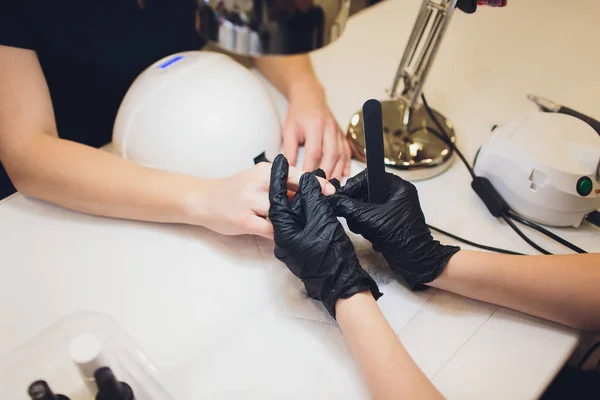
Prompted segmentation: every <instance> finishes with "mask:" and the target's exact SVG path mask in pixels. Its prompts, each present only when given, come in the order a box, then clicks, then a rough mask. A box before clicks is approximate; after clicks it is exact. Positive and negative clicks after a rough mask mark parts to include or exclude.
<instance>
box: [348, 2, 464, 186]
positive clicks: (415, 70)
mask: <svg viewBox="0 0 600 400" xmlns="http://www.w3.org/2000/svg"><path fill="white" fill-rule="evenodd" d="M456 4H457V0H437V1H435V0H425V1H423V4H422V5H421V9H420V11H419V14H418V16H417V20H416V22H415V24H414V26H413V30H412V33H411V35H410V38H409V40H408V44H407V46H406V49H405V50H404V54H403V56H402V60H401V61H400V65H399V67H398V71H397V72H396V77H395V78H394V81H393V83H392V87H391V89H390V90H389V91H388V93H389V94H390V99H389V100H384V101H382V108H383V121H384V146H385V151H384V154H385V164H386V166H388V167H391V168H395V169H398V170H400V171H403V174H402V175H403V177H405V178H406V179H409V180H419V179H427V178H431V177H433V176H436V175H438V174H440V173H442V172H444V171H445V170H446V169H447V168H448V167H449V166H450V160H451V159H452V156H453V151H452V148H451V147H450V146H449V145H448V144H446V143H444V142H443V141H442V140H441V139H439V138H438V137H436V136H435V135H434V134H432V133H431V132H430V130H432V131H434V132H438V131H439V128H437V126H436V124H435V123H434V121H433V120H432V119H431V117H430V115H429V113H427V112H426V109H425V107H423V105H422V104H421V103H420V95H421V92H422V90H423V86H424V84H425V80H426V78H427V74H428V73H429V70H430V69H431V65H432V64H433V60H434V58H435V56H436V54H437V51H438V49H439V46H440V43H441V41H442V38H443V37H444V33H445V32H446V29H447V27H448V24H449V23H450V19H451V17H452V14H453V12H454V9H455V8H456ZM400 86H402V88H400ZM432 111H433V113H434V114H435V116H436V119H437V120H438V122H439V123H440V124H442V125H443V127H444V129H445V130H446V133H447V134H448V135H449V137H450V139H451V140H452V141H455V140H456V137H455V134H454V127H453V125H452V123H451V122H450V121H449V120H448V119H447V118H446V117H444V116H443V115H442V114H440V113H439V112H437V111H435V110H432ZM438 133H439V134H442V132H438ZM348 134H349V135H350V137H351V143H352V144H353V147H354V153H355V155H357V158H358V159H363V160H364V154H365V135H364V132H363V124H362V111H358V112H357V113H355V114H354V115H353V116H352V119H351V120H350V125H349V127H348Z"/></svg>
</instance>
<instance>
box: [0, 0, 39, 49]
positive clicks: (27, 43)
mask: <svg viewBox="0 0 600 400" xmlns="http://www.w3.org/2000/svg"><path fill="white" fill-rule="evenodd" d="M20 3H22V1H21V0H0V45H4V46H11V47H20V48H23V49H31V50H35V43H34V40H33V35H32V34H31V31H30V29H29V25H28V23H27V21H26V19H25V15H24V7H26V6H23V5H22V4H20ZM30 7H31V5H30Z"/></svg>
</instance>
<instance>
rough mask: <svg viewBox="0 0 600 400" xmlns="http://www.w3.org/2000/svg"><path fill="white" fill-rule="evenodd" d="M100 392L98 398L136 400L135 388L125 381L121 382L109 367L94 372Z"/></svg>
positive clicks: (98, 399) (103, 399)
mask: <svg viewBox="0 0 600 400" xmlns="http://www.w3.org/2000/svg"><path fill="white" fill-rule="evenodd" d="M94 378H95V379H96V386H97V387H98V394H97V395H96V400H135V397H134V395H133V390H131V386H129V385H128V384H127V383H125V382H119V381H118V380H117V378H116V377H115V375H114V374H113V372H112V370H111V369H110V368H109V367H102V368H100V369H98V370H97V371H96V372H95V373H94Z"/></svg>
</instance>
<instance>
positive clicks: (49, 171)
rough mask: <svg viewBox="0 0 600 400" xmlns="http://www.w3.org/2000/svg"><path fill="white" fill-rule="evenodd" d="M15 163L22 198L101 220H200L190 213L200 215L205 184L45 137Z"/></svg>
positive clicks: (33, 142)
mask: <svg viewBox="0 0 600 400" xmlns="http://www.w3.org/2000/svg"><path fill="white" fill-rule="evenodd" d="M19 160H21V161H20V165H18V166H17V167H15V166H14V161H13V162H12V163H9V164H11V165H10V166H11V167H12V168H7V170H8V171H9V173H11V171H12V173H11V178H13V181H14V182H15V185H16V186H17V189H18V190H19V191H20V192H22V193H23V194H24V195H26V196H30V197H35V198H38V199H41V200H44V201H47V202H51V203H54V204H57V205H60V206H62V207H65V208H69V209H72V210H76V211H80V212H84V213H89V214H95V215H101V216H108V217H116V218H124V219H136V220H145V221H154V222H173V223H190V222H192V223H198V224H201V223H202V215H198V214H195V213H196V212H197V211H198V210H202V207H201V204H200V203H201V201H202V199H203V198H204V196H203V191H204V190H205V187H204V186H205V185H207V182H206V181H203V180H199V179H195V178H192V177H188V176H183V175H179V174H173V173H169V172H162V171H157V170H153V169H150V168H145V167H142V166H140V165H137V164H135V163H133V162H130V161H127V160H124V159H122V158H120V157H117V156H115V155H112V154H109V153H107V152H104V151H101V150H98V149H95V148H92V147H88V146H85V145H82V144H79V143H75V142H71V141H67V140H61V139H58V138H56V137H53V136H50V135H44V134H40V135H37V136H36V137H35V138H32V139H31V141H30V143H28V144H27V146H26V147H23V149H22V150H21V152H20V154H19ZM7 167H8V165H7Z"/></svg>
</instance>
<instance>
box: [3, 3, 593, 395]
mask: <svg viewBox="0 0 600 400" xmlns="http://www.w3.org/2000/svg"><path fill="white" fill-rule="evenodd" d="M567 3H569V4H567ZM419 4H420V1H418V0H387V1H386V2H384V3H381V4H379V5H377V6H375V7H372V8H370V9H368V10H366V11H363V12H361V13H360V14H358V15H356V16H355V17H353V18H351V20H350V22H349V24H348V28H347V30H346V32H345V34H344V36H343V37H342V38H341V39H340V40H339V41H337V42H336V43H334V44H332V45H330V46H329V47H327V48H326V49H324V50H321V51H318V52H316V53H314V54H313V61H314V64H315V68H316V70H317V73H318V74H319V76H320V78H321V79H322V81H323V82H324V84H325V86H326V88H327V91H328V95H329V101H330V103H331V107H332V109H333V111H334V113H335V115H336V117H337V118H338V119H339V122H340V124H342V125H343V126H345V125H346V123H347V121H348V120H349V118H350V116H351V115H352V113H353V112H354V111H355V110H356V109H357V108H358V107H360V105H361V104H362V102H363V101H364V100H365V99H366V98H369V97H380V98H385V92H384V90H385V89H387V88H388V87H389V85H390V84H391V81H392V78H393V76H394V73H395V70H396V67H397V62H398V61H399V60H400V57H401V53H402V49H403V47H404V45H405V42H406V39H407V36H408V34H409V31H410V29H411V27H412V23H413V21H414V18H415V16H416V12H417V10H418V7H419ZM598 15H600V3H598V2H587V1H585V0H576V1H575V0H574V1H570V2H564V1H563V2H559V1H547V0H527V1H509V6H508V7H506V8H504V9H485V8H482V9H481V10H480V11H479V12H478V13H477V14H475V15H464V14H461V13H457V14H456V15H455V18H454V20H453V21H452V24H451V26H450V29H449V32H448V33H447V36H446V38H445V40H444V43H443V46H442V49H441V51H440V54H439V55H438V58H437V60H436V63H435V65H434V68H433V70H432V72H431V74H430V77H429V80H428V82H427V85H426V93H427V95H428V97H429V102H430V103H431V105H432V106H433V107H435V108H436V109H438V110H440V111H442V112H443V113H444V114H446V115H447V116H448V117H449V118H450V119H451V120H452V121H453V122H454V124H455V126H456V130H457V133H458V135H459V145H460V146H461V148H463V149H464V152H465V153H466V155H467V156H468V157H469V158H471V159H472V156H473V155H474V153H475V151H476V149H477V147H478V146H479V145H480V144H481V143H482V142H483V141H484V140H485V138H486V136H487V135H488V132H489V129H490V127H491V126H492V125H493V124H495V123H502V122H503V121H505V120H506V119H509V118H511V117H514V116H515V115H517V114H519V113H521V112H526V111H529V110H534V107H533V105H532V104H530V103H529V102H528V101H527V100H526V98H525V95H526V93H528V92H532V93H536V94H539V95H542V96H547V97H548V98H550V99H554V100H556V101H558V102H561V103H563V104H565V105H568V106H571V107H573V108H575V109H578V110H580V111H582V112H584V113H590V114H591V115H595V116H598V105H599V102H598V93H600V80H599V79H597V76H598V75H597V68H598V65H600V53H599V52H597V51H593V49H594V48H596V47H597V40H598V38H599V37H600V31H599V29H598V27H597V21H596V17H597V16H598ZM274 97H275V98H276V102H277V104H278V106H279V107H280V109H281V111H282V114H283V113H284V111H285V107H286V104H285V102H284V101H283V100H282V98H281V96H280V95H279V94H278V93H274ZM360 169H361V166H360V165H358V164H355V165H354V166H353V172H358V171H359V170H360ZM417 186H418V189H419V191H420V193H421V201H422V205H423V209H424V211H425V215H426V216H427V218H428V222H430V223H431V224H433V225H436V226H438V227H440V228H442V229H447V230H449V231H451V232H453V233H455V234H458V235H462V236H464V237H467V238H471V239H476V240H478V241H480V242H484V243H486V244H490V245H496V246H501V247H505V248H511V249H514V250H517V251H522V252H532V250H531V249H530V248H529V247H528V246H527V245H526V244H524V243H523V242H522V241H521V240H520V239H519V238H518V237H517V236H516V235H515V234H514V233H513V232H512V231H510V230H509V229H508V228H507V227H506V226H505V225H504V224H502V223H500V222H498V221H497V220H496V219H494V218H493V217H491V216H490V215H489V214H488V213H487V211H486V210H485V209H484V206H483V204H482V203H481V202H480V201H479V200H478V199H477V198H476V196H475V194H474V193H473V192H472V191H471V189H470V187H469V180H468V174H467V172H466V170H465V168H464V167H463V166H462V165H461V164H460V163H459V162H455V163H454V165H453V166H452V168H451V169H450V170H449V171H447V172H446V173H445V174H443V175H441V176H439V177H437V178H435V179H431V180H428V181H423V182H418V183H417ZM554 231H556V232H559V233H560V234H561V235H563V236H564V237H566V238H567V239H570V240H572V241H573V242H575V243H577V244H578V245H580V246H581V247H583V248H585V249H587V250H588V251H600V240H598V238H599V233H600V230H598V229H596V228H593V227H591V226H590V225H589V224H587V225H584V226H583V227H582V228H581V229H579V230H574V229H560V230H557V229H555V230H554ZM530 233H531V232H530ZM531 235H532V237H534V238H536V239H537V240H538V241H539V242H540V243H542V244H543V245H544V246H546V247H547V248H549V249H550V250H551V251H555V252H557V253H560V252H566V251H565V249H563V248H560V247H558V246H555V245H554V244H552V243H550V242H548V241H547V240H545V239H544V238H542V237H540V236H538V235H537V234H535V233H531ZM438 237H439V238H440V239H442V240H444V241H445V242H446V243H453V241H452V240H448V239H447V238H444V237H441V236H438ZM352 238H353V240H354V241H355V244H356V247H357V250H358V253H359V256H360V257H361V260H362V262H363V265H364V266H365V268H367V269H368V270H369V271H370V272H372V274H373V275H374V276H375V277H376V279H377V281H378V282H379V283H380V286H381V290H382V291H383V292H384V293H385V295H384V297H383V298H382V299H381V300H380V302H379V303H380V305H381V307H382V309H383V310H384V313H385V315H386V316H387V318H388V320H389V321H390V323H391V324H392V326H393V328H394V330H395V331H396V332H397V334H398V336H399V337H400V339H401V340H402V342H403V343H404V345H405V346H406V347H407V349H408V351H409V352H410V354H411V355H412V356H413V357H414V359H415V360H416V362H417V363H418V364H419V366H420V367H421V368H422V369H423V371H424V372H425V374H426V375H427V376H428V377H430V378H431V379H432V380H433V382H434V384H435V385H436V386H437V387H438V388H439V389H440V390H441V391H442V393H443V394H444V395H445V396H446V397H448V398H455V399H469V398H474V399H475V398H477V399H479V398H486V399H508V398H510V399H529V398H535V397H537V396H538V395H539V394H540V393H541V391H543V389H544V388H545V386H546V385H547V384H548V383H549V381H550V380H551V379H552V377H553V376H554V374H555V373H556V372H557V370H558V369H559V368H560V367H561V365H562V363H563V362H564V361H565V360H566V359H567V357H568V356H569V355H570V353H571V351H572V350H573V348H574V346H575V345H576V344H577V341H578V338H579V333H578V332H575V331H573V330H571V329H567V328H565V327H561V326H558V325H556V324H553V323H549V322H547V321H542V320H539V319H536V318H532V317H529V316H526V315H523V314H520V313H517V312H513V311H510V310H506V309H503V308H499V307H496V306H493V305H490V304H485V303H481V302H477V301H472V300H469V299H465V298H462V297H460V296H456V295H453V294H449V293H446V292H443V291H438V290H428V291H426V292H423V293H411V292H410V291H408V290H407V289H406V288H405V287H403V286H402V285H401V284H399V283H397V282H395V281H394V280H392V279H390V277H389V275H387V274H386V271H385V269H384V268H383V266H382V262H381V259H380V258H379V257H378V256H376V255H374V254H373V253H372V252H371V251H370V250H369V245H368V243H365V242H364V241H362V240H360V239H359V238H357V237H355V236H352ZM464 247H465V248H467V247H468V246H464ZM79 310H91V311H99V312H102V313H105V314H107V315H109V316H111V317H113V318H115V319H116V320H117V321H118V322H119V323H120V324H121V325H122V326H123V327H124V329H125V330H126V331H127V332H128V333H129V334H130V335H131V336H132V337H133V338H134V339H135V340H136V341H137V342H138V343H139V344H140V346H141V347H142V348H143V350H145V352H146V353H147V354H148V355H149V357H150V358H151V359H152V360H154V362H155V363H156V365H157V366H158V367H159V368H160V370H161V374H162V380H163V382H164V383H165V385H166V386H167V388H168V389H169V390H171V391H172V392H173V394H174V395H175V396H176V397H177V398H181V399H185V398H187V399H197V398H240V397H243V398H311V399H331V398H340V399H341V398H343V399H354V398H356V399H358V398H366V397H368V394H367V391H366V388H365V386H364V383H363V382H362V380H361V378H360V375H359V373H358V371H357V369H356V367H355V365H354V363H353V361H352V359H351V357H350V354H349V352H348V350H347V348H346V346H345V344H344V341H343V338H342V336H341V335H340V332H339V330H338V329H337V327H336V326H335V324H333V323H332V321H331V320H330V319H329V318H328V316H326V315H325V314H324V312H323V309H322V308H321V307H320V306H319V305H318V304H316V303H314V302H312V301H310V300H307V299H304V298H302V295H301V294H300V284H299V282H298V281H297V280H296V279H295V278H294V277H293V276H291V274H290V273H289V272H288V271H287V270H286V269H285V267H284V266H283V265H282V264H280V263H279V262H278V261H277V260H275V259H274V257H273V256H272V243H270V242H269V241H266V240H263V239H259V238H254V237H246V236H243V237H225V236H219V235H216V234H213V233H211V232H209V231H207V230H205V229H202V228H196V227H189V226H175V225H160V224H151V223H141V222H128V221H120V220H112V219H106V218H98V217H92V216H87V215H82V214H79V213H75V212H70V211H66V210H63V209H61V208H59V207H55V206H52V205H48V204H44V203H41V202H38V201H35V200H31V199H27V198H25V197H23V196H21V195H15V196H13V197H11V198H9V199H6V200H4V201H3V202H1V203H0V356H3V355H6V354H8V353H10V352H12V351H13V350H15V349H16V348H17V347H18V346H20V345H22V344H23V343H25V342H26V341H27V340H29V339H31V338H32V337H34V336H35V335H36V334H38V333H39V332H40V331H41V330H43V329H44V328H46V327H47V326H49V325H50V324H52V323H53V322H55V321H56V320H57V319H59V318H60V317H62V316H65V315H68V314H70V313H72V312H75V311H79Z"/></svg>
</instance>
